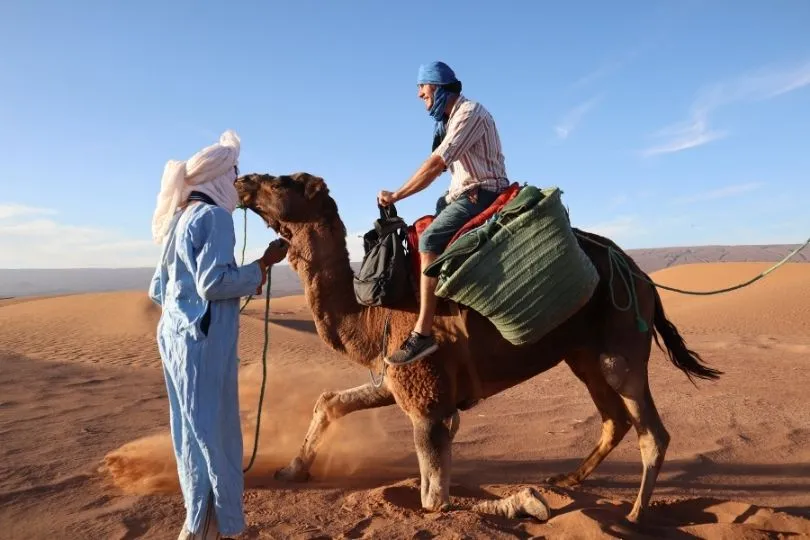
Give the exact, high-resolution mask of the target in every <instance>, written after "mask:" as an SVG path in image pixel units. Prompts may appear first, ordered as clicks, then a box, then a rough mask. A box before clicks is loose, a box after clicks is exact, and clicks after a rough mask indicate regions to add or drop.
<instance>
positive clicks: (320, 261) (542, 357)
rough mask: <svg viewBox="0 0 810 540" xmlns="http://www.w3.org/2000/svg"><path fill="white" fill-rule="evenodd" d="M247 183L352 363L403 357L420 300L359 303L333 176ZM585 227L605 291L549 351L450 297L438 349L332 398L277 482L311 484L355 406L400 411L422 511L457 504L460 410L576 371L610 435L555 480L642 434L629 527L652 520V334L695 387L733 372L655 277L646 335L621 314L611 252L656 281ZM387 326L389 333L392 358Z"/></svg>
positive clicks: (658, 457)
mask: <svg viewBox="0 0 810 540" xmlns="http://www.w3.org/2000/svg"><path fill="white" fill-rule="evenodd" d="M236 187H237V190H238V192H239V197H240V204H241V206H242V207H244V208H247V209H250V210H251V211H253V212H255V213H256V214H258V215H259V216H260V217H261V218H262V219H263V220H264V221H265V223H266V224H267V226H268V227H270V228H272V229H273V230H274V231H275V232H276V233H277V234H278V235H280V236H281V237H283V238H286V239H287V240H288V242H289V250H288V261H289V263H290V265H291V266H292V267H293V269H294V270H295V271H296V272H297V273H298V275H299V277H300V278H301V282H302V284H303V286H304V290H305V297H306V300H307V303H308V304H309V307H310V308H311V310H312V313H313V316H314V320H315V326H316V329H317V333H318V335H319V336H320V338H321V339H322V340H323V341H324V342H325V343H326V344H327V345H328V346H329V347H330V348H331V349H333V350H334V351H337V352H339V353H342V354H344V355H346V356H348V357H349V359H351V360H352V361H353V362H355V363H357V364H359V365H361V366H364V367H366V368H369V369H371V370H373V371H374V372H380V371H381V370H382V369H383V360H382V358H383V356H384V355H385V354H390V353H391V352H393V351H394V350H396V349H397V348H398V347H399V346H400V344H401V343H402V341H403V340H404V339H405V338H406V337H407V335H408V333H409V332H410V330H411V329H412V328H413V325H414V323H415V321H416V318H417V314H418V303H417V302H418V300H417V298H416V295H414V296H413V298H410V297H409V298H408V299H406V300H404V301H403V302H402V305H397V306H395V307H391V308H386V307H376V306H375V307H367V306H363V305H360V304H358V302H357V300H356V298H355V295H354V288H353V281H352V279H353V275H354V274H353V270H352V268H351V266H350V264H349V254H348V251H347V249H346V229H345V226H344V224H343V222H342V220H341V219H340V216H339V215H338V208H337V204H336V203H335V201H334V199H333V198H332V197H331V196H330V195H329V190H328V188H327V185H326V183H325V182H324V180H323V179H322V178H320V177H318V176H315V175H312V174H309V173H306V172H299V173H295V174H290V175H281V176H271V175H267V174H247V175H243V176H240V177H239V178H238V179H237V181H236ZM575 231H576V232H577V234H578V235H581V236H582V237H583V238H585V239H591V240H595V241H596V242H598V243H599V244H601V246H600V245H597V244H595V243H592V242H590V241H583V240H579V242H580V245H581V247H582V249H583V250H584V251H585V253H586V254H587V255H588V257H589V258H590V259H591V260H592V261H593V263H594V265H595V266H596V268H597V271H598V273H599V275H600V283H599V285H598V286H597V288H596V291H595V292H594V294H593V296H592V297H591V299H590V300H589V301H588V302H587V303H586V304H585V305H584V306H583V307H582V308H581V309H579V311H577V312H576V313H575V314H574V315H573V316H571V317H570V318H568V319H567V320H566V321H565V322H563V323H562V324H561V325H559V326H558V327H556V328H555V329H554V330H552V331H551V332H549V333H548V334H546V335H545V336H544V337H543V338H542V339H541V340H540V341H539V342H537V343H535V344H533V345H525V346H515V345H512V344H511V343H509V342H508V341H506V340H505V339H504V338H502V337H501V335H500V334H499V333H498V331H497V329H496V328H495V326H494V325H493V324H492V323H491V322H490V321H489V320H488V319H487V318H485V317H483V316H482V315H480V314H478V313H476V312H475V311H474V310H471V309H468V308H465V307H464V306H459V305H457V304H455V303H453V302H450V301H444V300H440V303H439V307H438V309H437V313H436V319H435V323H434V335H435V336H436V340H437V342H438V343H439V349H438V351H436V352H435V353H433V354H432V355H431V356H428V357H426V358H424V359H422V360H419V361H417V362H415V363H412V364H407V365H404V366H397V367H389V368H388V369H387V372H385V378H384V380H383V383H382V384H381V385H380V386H379V387H376V385H375V384H374V383H373V382H370V383H367V384H364V385H362V386H358V387H356V388H350V389H347V390H342V391H339V392H331V391H329V392H325V393H323V394H322V395H321V396H320V397H319V398H318V400H317V402H316V404H315V408H314V411H313V417H312V421H311V424H310V426H309V429H308V431H307V433H306V436H305V438H304V442H303V445H302V446H301V449H300V451H299V453H298V455H297V456H296V457H295V458H294V459H293V460H292V462H291V463H290V465H289V466H287V467H285V468H284V469H281V470H280V471H278V472H277V473H276V477H277V478H279V479H283V480H288V481H306V480H308V479H309V477H310V474H309V471H310V467H311V466H312V463H313V461H314V460H315V458H316V455H317V450H318V446H319V443H320V442H321V441H322V439H323V435H324V433H325V432H326V430H327V429H328V427H329V426H330V424H331V423H332V422H335V421H336V420H338V419H339V418H341V417H342V416H344V415H347V414H349V413H352V412H355V411H360V410H365V409H372V408H377V407H387V406H391V405H394V404H396V405H398V406H399V407H400V408H401V409H402V411H404V412H405V414H406V415H407V416H408V417H409V418H410V420H411V422H412V424H413V437H414V445H415V449H416V454H417V458H418V462H419V471H420V476H421V482H420V492H421V504H422V507H423V508H424V509H425V510H428V511H441V510H444V509H447V508H450V493H449V492H450V471H451V445H452V441H453V437H454V436H455V434H456V431H457V430H458V427H459V422H460V416H459V411H464V410H467V409H469V408H470V407H472V406H473V405H475V404H476V403H477V402H479V401H480V400H483V399H485V398H488V397H490V396H493V395H495V394H497V393H499V392H502V391H504V390H506V389H507V388H510V387H512V386H514V385H517V384H519V383H521V382H523V381H526V380H528V379H530V378H531V377H534V376H535V375H537V374H539V373H542V372H544V371H546V370H549V369H551V368H552V367H554V366H556V365H558V364H559V363H560V362H565V363H566V364H567V365H568V367H569V368H570V369H571V371H573V372H574V374H575V375H576V377H577V378H579V379H580V380H581V381H582V382H583V383H584V384H585V385H586V386H587V388H588V391H589V393H590V395H591V397H592V399H593V401H594V404H595V405H596V408H597V409H598V411H599V413H600V414H601V417H602V431H601V436H600V437H599V440H598V442H597V444H596V447H595V448H594V449H593V451H592V452H591V453H590V455H588V456H587V457H586V458H585V459H584V460H583V461H582V462H581V463H580V465H579V466H578V468H577V469H576V470H575V471H573V472H571V473H568V474H563V475H559V476H556V477H553V478H550V479H546V481H547V482H549V483H551V484H553V485H557V486H563V487H571V486H574V485H577V484H579V483H580V482H582V481H583V480H584V479H585V478H587V477H588V476H589V475H590V474H591V473H592V472H593V471H594V469H596V467H597V466H598V465H599V464H600V463H601V462H602V460H604V459H605V457H606V456H607V455H608V454H609V453H610V452H611V450H613V448H615V447H616V445H617V444H618V443H619V442H620V441H621V440H622V438H623V437H624V436H625V434H626V433H627V432H628V431H629V429H630V427H631V426H632V427H634V428H635V430H636V433H637V436H638V442H639V448H640V451H641V461H642V465H643V468H642V474H641V485H640V487H639V491H638V495H637V497H636V500H635V503H634V504H633V507H632V510H631V511H630V512H629V514H628V515H627V516H626V519H628V520H629V521H630V522H638V521H640V520H641V519H642V518H643V515H644V512H645V510H646V509H647V508H648V505H649V502H650V498H651V497H652V494H653V490H654V488H655V483H656V479H657V477H658V474H659V471H660V469H661V466H662V464H663V462H664V456H665V453H666V450H667V446H668V445H669V442H670V435H669V433H668V432H667V430H666V429H665V427H664V425H663V423H662V421H661V418H660V416H659V414H658V411H657V410H656V407H655V404H654V402H653V398H652V395H651V393H650V387H649V381H648V375H647V363H648V360H649V356H650V350H651V346H652V345H651V344H652V339H653V338H655V342H656V344H657V345H658V347H659V348H661V349H662V350H665V352H666V353H667V355H668V358H669V360H670V361H671V362H672V363H673V364H674V365H675V366H676V367H677V368H679V369H681V370H682V371H683V372H684V373H685V374H686V376H687V377H688V378H689V379H690V381H693V377H697V378H701V379H717V378H718V377H719V376H720V375H721V374H722V372H721V371H718V370H716V369H713V368H711V367H708V366H707V365H705V363H704V362H703V359H702V358H701V357H700V355H699V354H697V353H696V352H694V351H691V350H689V349H688V348H687V346H686V344H685V343H684V340H683V338H682V337H681V335H680V334H679V333H678V330H677V328H676V327H675V326H674V325H673V324H672V323H671V322H670V321H669V320H667V318H666V316H665V313H664V309H663V306H662V304H661V298H660V297H659V295H658V292H657V290H656V289H655V287H653V286H651V285H650V284H649V283H648V282H646V281H644V280H643V279H641V278H639V277H634V283H633V285H634V286H635V288H636V291H637V297H638V309H639V314H640V317H641V318H642V319H643V320H644V321H645V322H646V323H647V328H648V330H643V331H642V330H640V329H639V327H638V326H637V320H636V314H635V313H634V310H632V309H631V310H627V311H621V310H619V309H617V308H616V307H615V305H616V304H614V303H612V301H611V289H610V287H611V284H610V283H609V281H610V280H609V279H608V276H609V275H610V260H609V256H608V253H607V250H606V249H605V247H604V246H611V247H612V248H613V249H614V250H616V252H617V253H619V254H621V255H623V256H625V257H626V259H627V262H628V264H629V265H630V268H631V269H632V270H633V271H634V272H635V273H636V274H638V276H645V275H646V274H644V273H643V272H642V271H641V269H640V268H638V266H637V265H636V264H635V263H634V262H633V260H632V259H631V258H630V257H629V256H627V255H626V254H625V253H624V252H623V251H622V250H621V249H620V248H619V247H618V246H617V245H616V244H615V243H613V242H612V241H610V240H609V239H607V238H604V237H601V236H598V235H595V234H591V233H587V232H584V231H580V230H578V229H575ZM613 293H614V294H615V299H616V302H617V303H618V304H619V305H622V304H623V303H625V302H626V300H627V291H626V290H623V288H622V287H616V288H615V290H614V291H613ZM387 321H388V322H389V323H390V326H389V328H390V335H389V339H387V340H385V341H386V342H387V348H386V349H385V350H383V341H384V340H383V336H384V330H385V328H386V322H387ZM653 329H654V330H653ZM659 336H660V337H661V340H662V341H663V344H664V347H661V343H660V341H659ZM693 382H694V381H693ZM474 510H478V511H482V512H490V513H496V514H500V515H506V516H510V517H515V516H520V515H529V516H535V517H538V518H539V519H546V518H547V517H548V508H547V506H546V505H545V503H544V501H542V498H540V497H539V496H538V494H537V492H536V491H535V490H533V489H531V488H528V489H527V490H524V491H522V492H520V493H518V494H516V495H514V496H513V497H512V498H511V499H509V500H502V501H499V502H498V503H496V502H494V501H487V502H486V503H482V504H480V505H478V506H477V507H476V508H474Z"/></svg>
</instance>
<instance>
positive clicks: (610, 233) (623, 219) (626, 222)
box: [582, 216, 646, 241]
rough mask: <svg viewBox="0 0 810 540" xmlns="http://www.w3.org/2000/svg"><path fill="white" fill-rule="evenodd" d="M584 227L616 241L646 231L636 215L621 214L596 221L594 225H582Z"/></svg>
mask: <svg viewBox="0 0 810 540" xmlns="http://www.w3.org/2000/svg"><path fill="white" fill-rule="evenodd" d="M582 229H583V230H585V231H588V232H592V233H595V234H599V235H602V236H605V237H607V238H610V239H612V240H614V241H620V240H622V239H627V238H631V237H634V236H639V235H643V234H645V233H646V231H645V229H644V228H643V227H642V226H641V224H640V223H639V222H638V220H637V219H636V218H635V216H619V217H617V218H615V219H612V220H610V221H603V222H601V223H594V224H593V225H588V226H586V227H582Z"/></svg>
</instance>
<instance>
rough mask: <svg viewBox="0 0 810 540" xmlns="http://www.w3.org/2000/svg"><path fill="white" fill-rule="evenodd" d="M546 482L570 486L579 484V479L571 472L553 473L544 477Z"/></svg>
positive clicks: (559, 485) (565, 486)
mask: <svg viewBox="0 0 810 540" xmlns="http://www.w3.org/2000/svg"><path fill="white" fill-rule="evenodd" d="M546 484H549V485H552V486H557V487H561V488H570V487H574V486H578V485H579V480H577V479H576V477H575V476H574V475H573V474H555V475H554V476H550V477H548V478H546Z"/></svg>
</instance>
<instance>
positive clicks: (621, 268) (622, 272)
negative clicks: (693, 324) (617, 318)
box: [575, 233, 810, 332]
mask: <svg viewBox="0 0 810 540" xmlns="http://www.w3.org/2000/svg"><path fill="white" fill-rule="evenodd" d="M575 234H576V235H577V237H578V238H581V239H582V240H585V241H586V242H590V243H592V244H594V245H597V246H599V247H602V248H604V249H606V250H607V252H608V258H609V259H610V300H611V302H613V307H615V308H616V309H618V310H619V311H627V310H628V309H630V308H631V307H633V308H634V309H635V312H636V324H637V325H638V329H639V331H640V332H646V331H647V330H648V329H649V327H648V326H647V323H646V322H645V321H644V319H642V318H641V314H640V312H639V308H638V297H637V296H636V288H635V286H633V276H635V277H637V278H639V279H641V280H643V281H646V282H647V283H649V284H650V285H653V286H654V287H658V288H660V289H665V290H667V291H672V292H676V293H680V294H691V295H696V296H709V295H713V294H722V293H726V292H731V291H736V290H737V289H742V288H743V287H747V286H749V285H751V284H752V283H755V282H757V281H759V280H760V279H762V278H764V277H765V276H767V275H768V274H770V273H771V272H773V271H774V270H776V269H777V268H779V267H780V266H782V265H783V264H785V263H786V262H788V261H789V260H790V259H792V258H793V257H795V256H796V254H797V253H799V252H800V251H801V250H803V249H804V248H806V247H807V246H808V245H810V238H808V239H807V241H806V242H805V243H804V244H802V245H801V246H799V247H797V248H796V249H794V250H793V251H791V252H790V253H788V254H787V256H785V257H784V258H783V259H782V260H781V261H779V262H778V263H776V264H774V265H773V266H771V267H770V268H768V269H767V270H765V271H764V272H761V273H760V274H759V275H757V276H754V277H753V278H751V279H749V280H748V281H745V282H743V283H738V284H737V285H732V286H731V287H725V288H723V289H715V290H711V291H689V290H685V289H678V288H677V287H669V286H667V285H661V284H660V283H656V282H655V281H653V280H652V279H650V278H649V277H647V276H646V275H644V274H639V273H637V272H634V271H633V269H632V267H631V266H630V263H629V262H628V261H627V258H626V257H625V256H624V255H623V254H622V253H620V252H619V251H617V250H616V249H615V248H614V247H612V246H608V245H606V244H603V243H601V242H598V241H596V240H594V239H593V238H589V237H587V236H585V235H583V234H580V233H575ZM614 268H615V269H616V270H618V274H619V276H620V277H621V278H622V282H623V283H624V286H625V290H626V291H627V294H628V298H629V299H628V302H627V305H626V306H623V307H621V306H619V304H618V302H616V296H615V294H614V287H613V278H614Z"/></svg>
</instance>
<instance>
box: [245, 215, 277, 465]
mask: <svg viewBox="0 0 810 540" xmlns="http://www.w3.org/2000/svg"><path fill="white" fill-rule="evenodd" d="M243 210H244V211H245V213H244V218H245V227H244V237H243V241H242V262H241V263H240V266H244V264H245V248H246V247H247V208H243ZM270 273H271V272H270V268H268V269H267V283H266V287H267V290H266V291H265V296H264V347H263V349H262V388H261V390H260V391H259V408H258V410H257V411H256V431H255V433H254V434H253V453H252V454H251V455H250V461H249V462H248V464H247V467H245V468H244V469H242V473H243V474H244V473H246V472H248V471H249V470H250V468H251V467H253V462H254V461H255V460H256V452H257V451H258V450H259V427H260V426H261V422H262V405H263V404H264V387H265V385H266V384H267V345H268V344H269V342H270ZM252 298H253V295H252V294H251V295H250V296H248V299H247V300H246V301H245V303H244V304H243V305H242V307H241V308H240V309H239V313H242V310H244V309H245V307H246V306H247V305H248V302H250V301H251V299H252Z"/></svg>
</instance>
